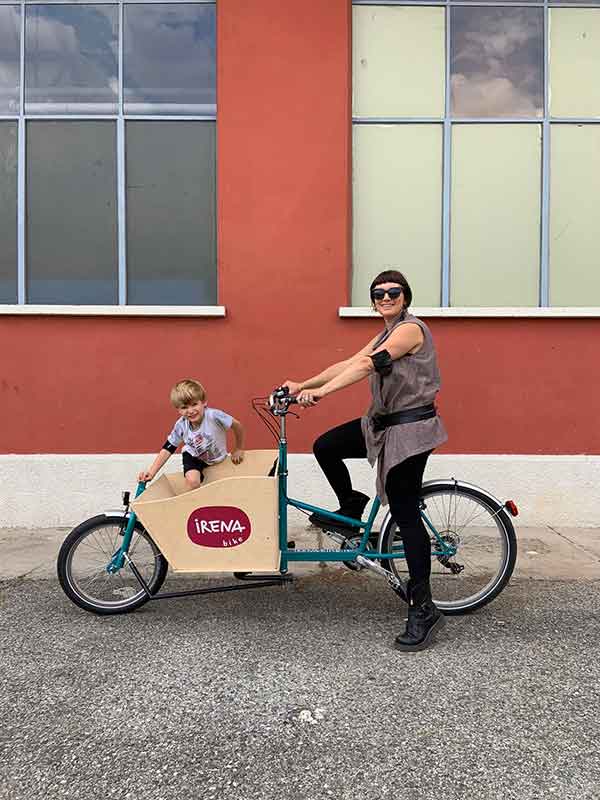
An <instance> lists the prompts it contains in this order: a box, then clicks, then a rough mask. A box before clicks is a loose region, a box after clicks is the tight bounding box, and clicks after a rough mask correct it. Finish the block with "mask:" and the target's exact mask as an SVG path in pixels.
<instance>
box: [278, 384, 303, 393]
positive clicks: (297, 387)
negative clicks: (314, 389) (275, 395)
mask: <svg viewBox="0 0 600 800" xmlns="http://www.w3.org/2000/svg"><path fill="white" fill-rule="evenodd" d="M281 385H282V386H285V387H286V389H288V390H289V393H290V394H292V395H294V394H298V392H300V391H301V390H302V384H301V383H297V382H296V381H284V382H283V383H282V384H281Z"/></svg>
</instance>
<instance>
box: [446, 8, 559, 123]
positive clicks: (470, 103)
mask: <svg viewBox="0 0 600 800" xmlns="http://www.w3.org/2000/svg"><path fill="white" fill-rule="evenodd" d="M451 15H452V19H451V26H452V27H451V45H450V73H451V92H452V95H451V98H452V99H451V113H452V115H453V116H455V117H541V116H543V94H544V92H543V50H544V45H543V9H541V8H532V7H529V8H507V7H497V8H486V7H470V6H456V7H454V8H452V9H451Z"/></svg>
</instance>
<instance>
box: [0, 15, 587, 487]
mask: <svg viewBox="0 0 600 800" xmlns="http://www.w3.org/2000/svg"><path fill="white" fill-rule="evenodd" d="M350 12H351V7H350V3H349V2H347V0H328V2H327V3H323V2H322V1H321V0H305V1H304V2H303V3H301V4H293V5H290V4H283V3H281V2H279V0H253V1H252V3H248V2H247V0H219V4H218V53H219V55H218V63H219V69H218V96H219V116H218V219H219V229H218V236H219V287H220V296H219V302H220V303H222V304H224V305H225V307H226V309H227V314H226V317H225V318H224V319H220V318H205V319H202V318H193V319H191V318H189V319H181V318H164V317H147V318H135V317H133V318H132V317H117V316H116V317H94V316H90V317H67V316H64V317H60V316H59V317H42V316H39V317H38V316H0V340H1V341H2V343H3V347H2V359H1V363H2V368H1V371H0V397H1V398H2V401H1V407H2V412H3V413H2V415H1V416H0V451H1V452H2V453H5V454H43V453H46V454H49V453H51V454H69V453H78V454H102V453H115V454H117V453H121V454H128V453H129V454H131V453H149V452H153V451H156V450H157V449H158V448H159V447H160V445H161V444H162V442H163V441H164V437H165V434H166V433H167V432H168V430H169V428H170V425H171V424H172V421H173V418H174V414H173V411H172V409H170V407H169V404H168V392H169V389H170V387H171V385H172V384H173V382H174V381H175V380H177V379H180V378H182V377H186V376H192V377H196V378H198V379H200V380H201V381H203V382H205V384H206V386H207V389H208V398H209V403H211V404H213V405H215V406H217V407H222V408H225V409H227V410H228V411H230V412H231V413H233V414H234V415H235V416H236V417H238V418H239V419H240V420H242V421H243V422H244V424H246V425H247V428H248V447H249V448H250V447H252V448H254V447H268V446H271V440H270V437H269V434H268V432H267V431H266V429H264V427H263V426H262V424H261V423H260V422H259V421H258V419H256V418H255V417H254V416H253V414H252V412H251V408H250V400H251V398H252V397H255V396H257V395H265V394H267V393H268V392H269V390H270V389H271V388H272V387H273V386H274V385H276V384H278V383H280V382H281V381H283V380H284V379H286V378H293V379H302V378H305V377H307V376H308V375H310V374H313V373H314V372H316V371H318V370H319V369H321V368H323V367H324V366H326V365H327V364H328V363H331V362H332V361H333V360H337V359H341V358H344V357H346V356H347V355H349V354H351V353H352V352H354V351H356V350H358V349H359V348H360V347H362V346H363V345H364V343H365V342H366V341H367V340H368V339H369V338H370V337H371V336H373V335H374V333H375V332H376V331H377V330H378V327H379V323H378V322H377V321H376V320H371V319H340V318H339V316H338V307H339V306H344V305H348V304H349V299H350V298H349V287H350V261H351V244H350V243H351V219H350V208H351V174H350V162H351V158H350V156H351V153H350V76H351V68H350V63H351V62H350ZM173 258H174V259H176V258H177V254H176V253H173ZM399 266H400V267H401V268H402V269H403V270H404V271H405V272H406V274H407V276H408V277H409V279H410V275H411V273H412V272H414V270H415V269H417V268H418V265H412V264H401V265H399ZM416 302H417V304H418V298H416ZM430 325H431V328H432V330H433V333H434V336H435V339H436V342H437V346H438V350H439V355H440V362H441V369H442V376H443V391H442V394H441V397H440V408H441V411H442V414H443V417H444V420H445V422H446V425H447V427H448V430H449V433H450V438H449V441H448V443H447V445H445V446H444V448H442V449H441V450H440V453H441V454H444V453H445V454H477V453H478V454H489V455H490V456H494V455H496V454H546V455H548V454H563V455H565V454H592V455H593V454H599V453H600V426H598V425H596V424H595V418H596V416H597V413H596V412H597V411H600V375H599V374H598V372H597V370H595V366H594V365H595V357H596V356H595V353H596V349H597V348H596V344H595V337H596V336H597V334H598V322H597V321H596V320H595V319H511V318H506V319H490V318H482V319H439V318H436V319H431V320H430ZM367 402H368V396H367V391H366V386H357V387H354V388H352V389H350V390H346V391H345V392H343V393H340V394H338V395H335V396H332V397H331V398H328V399H327V400H326V401H325V402H323V403H322V405H319V406H318V407H317V408H315V409H311V410H307V411H302V412H301V421H300V422H299V421H296V420H292V424H291V431H290V447H291V450H292V451H294V452H298V453H303V452H304V453H306V452H309V451H310V447H311V443H312V441H313V439H314V438H315V436H316V435H318V433H320V432H322V431H323V430H324V429H326V428H327V427H328V426H331V425H334V424H337V423H339V422H342V421H344V420H346V419H347V418H349V417H352V416H356V415H359V414H360V413H362V411H363V410H364V408H365V406H366V404H367ZM141 466H143V464H141V465H140V467H141ZM106 467H108V468H110V467H109V465H106V466H105V468H106ZM540 479H541V480H542V481H543V476H542V475H541V476H540ZM490 488H491V489H492V490H493V487H490ZM515 493H516V492H515Z"/></svg>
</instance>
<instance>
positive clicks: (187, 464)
mask: <svg viewBox="0 0 600 800" xmlns="http://www.w3.org/2000/svg"><path fill="white" fill-rule="evenodd" d="M181 457H182V460H183V474H184V475H185V473H186V472H189V471H190V470H191V469H197V470H198V472H199V473H200V483H202V481H203V480H204V469H205V468H206V467H208V464H207V463H206V461H202V459H201V458H196V457H195V456H193V455H192V454H191V453H188V452H187V451H184V452H183V453H182V454H181Z"/></svg>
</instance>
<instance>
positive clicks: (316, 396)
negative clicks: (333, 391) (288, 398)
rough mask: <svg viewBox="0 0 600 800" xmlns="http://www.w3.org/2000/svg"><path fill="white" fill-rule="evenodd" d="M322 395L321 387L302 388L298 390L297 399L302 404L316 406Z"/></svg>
mask: <svg viewBox="0 0 600 800" xmlns="http://www.w3.org/2000/svg"><path fill="white" fill-rule="evenodd" d="M322 397H323V393H322V390H321V389H302V391H300V392H298V394H297V396H296V400H297V402H298V403H299V404H300V405H301V406H314V405H316V404H317V403H318V402H319V400H320V399H321V398H322Z"/></svg>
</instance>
